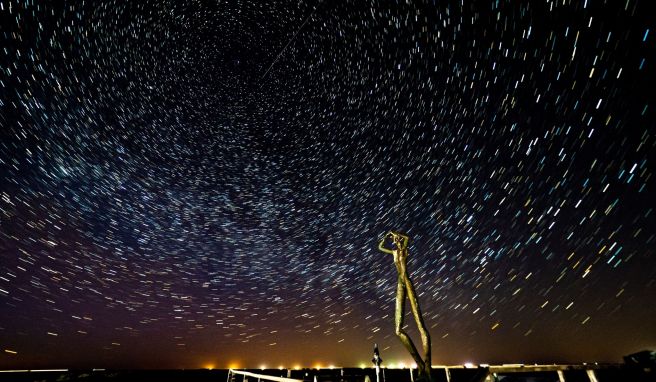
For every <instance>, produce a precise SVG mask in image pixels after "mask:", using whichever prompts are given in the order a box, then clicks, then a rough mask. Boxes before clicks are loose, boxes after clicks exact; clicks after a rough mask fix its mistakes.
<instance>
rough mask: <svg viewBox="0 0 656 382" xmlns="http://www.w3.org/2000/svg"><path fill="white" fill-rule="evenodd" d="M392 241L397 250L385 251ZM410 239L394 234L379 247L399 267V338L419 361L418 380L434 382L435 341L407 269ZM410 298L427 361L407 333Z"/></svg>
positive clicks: (397, 326) (396, 324)
mask: <svg viewBox="0 0 656 382" xmlns="http://www.w3.org/2000/svg"><path fill="white" fill-rule="evenodd" d="M388 239H390V240H391V242H392V244H393V245H394V249H389V248H386V247H385V244H386V242H387V241H388ZM409 240H410V239H409V238H408V236H406V235H403V234H400V233H398V232H393V231H390V232H388V233H387V234H386V235H385V236H384V237H383V239H382V240H381V241H380V243H379V244H378V249H379V250H381V251H382V252H385V253H389V254H391V255H393V256H394V265H395V266H396V271H397V273H398V279H397V283H396V309H395V314H394V324H395V332H396V335H397V336H398V337H399V339H400V340H401V343H403V346H405V348H406V349H407V350H408V352H409V353H410V355H411V356H412V358H413V359H414V360H415V363H416V364H417V369H418V380H422V379H423V380H425V381H432V377H431V340H430V334H429V333H428V330H427V329H426V324H425V323H424V320H423V318H422V316H421V309H420V308H419V301H418V300H417V294H416V293H415V288H414V286H413V284H412V280H410V276H409V275H408V270H407V267H406V259H407V257H408V241H409ZM406 296H407V297H408V300H410V310H411V311H412V315H413V316H414V318H415V323H416V324H417V328H418V329H419V335H420V336H421V344H422V348H423V350H424V352H423V358H422V357H421V356H420V355H419V352H418V351H417V348H416V347H415V344H414V343H413V342H412V339H411V338H410V336H408V334H407V333H406V332H405V330H404V329H403V319H404V317H405V298H406Z"/></svg>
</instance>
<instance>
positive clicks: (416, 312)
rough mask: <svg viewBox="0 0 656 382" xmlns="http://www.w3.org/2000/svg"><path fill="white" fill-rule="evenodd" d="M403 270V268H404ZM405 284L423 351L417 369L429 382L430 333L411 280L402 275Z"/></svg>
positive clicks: (406, 275) (405, 274)
mask: <svg viewBox="0 0 656 382" xmlns="http://www.w3.org/2000/svg"><path fill="white" fill-rule="evenodd" d="M404 268H405V267H404ZM403 280H404V283H405V290H406V291H407V294H408V300H410V310H412V315H413V316H414V318H415V322H416V323H417V329H419V335H420V336H421V345H422V347H423V349H424V359H423V363H422V364H420V363H417V368H418V369H419V374H420V377H421V376H424V377H425V378H427V379H428V380H429V381H430V380H431V340H430V333H429V332H428V329H427V328H426V324H425V323H424V320H423V317H422V315H421V309H420V308H419V301H418V300H417V294H416V293H415V288H414V285H413V284H412V280H410V277H409V276H408V274H407V273H404V277H403Z"/></svg>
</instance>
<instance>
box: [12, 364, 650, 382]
mask: <svg viewBox="0 0 656 382" xmlns="http://www.w3.org/2000/svg"><path fill="white" fill-rule="evenodd" d="M248 371H250V372H253V373H258V374H267V375H273V376H278V377H287V370H277V369H271V370H259V369H254V370H248ZM384 372H385V382H411V379H410V372H409V370H408V369H386V370H385V371H384ZM434 373H435V375H434V377H435V381H436V382H446V381H447V377H446V371H445V369H434ZM449 373H450V381H451V382H483V381H485V379H486V377H487V376H488V374H489V375H490V381H495V382H558V381H559V379H558V373H557V372H556V371H554V370H551V371H544V370H541V371H537V370H536V369H535V368H531V367H527V368H526V370H521V369H519V370H518V369H513V370H510V369H508V370H505V371H504V370H501V369H498V368H497V369H492V370H490V369H488V368H478V369H461V368H453V369H449ZM563 374H564V377H565V381H566V382H589V378H588V376H587V374H586V371H585V369H583V368H581V367H571V368H569V369H565V370H563ZM366 375H369V377H370V379H371V381H376V375H375V371H374V369H371V368H367V369H361V368H344V369H334V370H329V369H320V370H316V369H302V370H291V372H290V377H291V378H295V379H303V380H304V381H307V382H313V381H314V378H315V376H316V379H317V381H318V382H363V381H364V379H365V376H366ZM595 375H596V377H597V380H598V381H599V382H654V381H656V370H649V369H641V368H631V367H626V366H616V365H615V366H607V367H601V368H598V369H596V372H595ZM415 378H416V375H415ZM0 381H11V382H60V381H61V382H63V381H81V382H101V381H102V382H105V381H108V382H223V381H226V382H242V381H243V379H242V376H240V375H236V376H234V377H233V378H231V381H230V380H229V379H228V370H225V369H217V370H207V369H200V370H102V371H91V370H71V371H66V372H11V373H0ZM249 381H250V382H254V381H256V379H254V378H247V379H246V380H245V381H244V382H249Z"/></svg>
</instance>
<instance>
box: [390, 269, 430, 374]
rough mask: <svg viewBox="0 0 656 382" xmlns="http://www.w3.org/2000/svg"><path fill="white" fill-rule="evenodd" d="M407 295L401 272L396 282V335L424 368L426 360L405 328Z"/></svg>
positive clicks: (419, 366) (419, 365) (416, 361)
mask: <svg viewBox="0 0 656 382" xmlns="http://www.w3.org/2000/svg"><path fill="white" fill-rule="evenodd" d="M405 295H406V283H405V280H404V277H403V274H402V273H399V278H398V282H397V284H396V310H395V314H394V322H395V324H396V330H395V332H396V335H397V336H398V337H399V339H400V340H401V343H403V346H405V348H406V349H407V350H408V352H409V353H410V355H411V356H412V358H413V359H414V360H415V363H417V368H420V369H423V368H424V361H423V360H422V359H421V357H420V356H419V352H418V351H417V348H416V347H415V344H413V343H412V340H411V339H410V336H408V334H407V333H406V332H405V330H403V318H404V316H405Z"/></svg>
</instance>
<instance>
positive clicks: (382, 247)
mask: <svg viewBox="0 0 656 382" xmlns="http://www.w3.org/2000/svg"><path fill="white" fill-rule="evenodd" d="M390 233H391V232H389V233H387V234H385V236H383V238H382V239H381V240H380V243H378V250H379V251H382V252H385V253H389V254H390V255H393V254H394V251H393V250H391V249H388V248H385V240H386V239H387V237H388V236H390Z"/></svg>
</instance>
